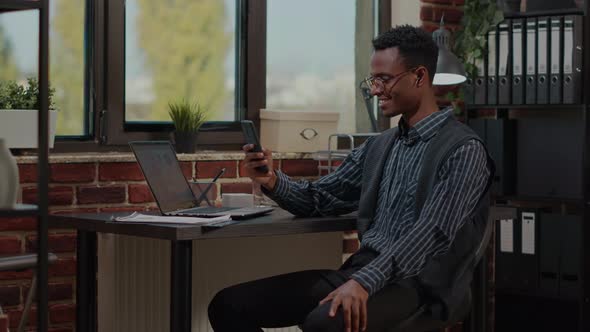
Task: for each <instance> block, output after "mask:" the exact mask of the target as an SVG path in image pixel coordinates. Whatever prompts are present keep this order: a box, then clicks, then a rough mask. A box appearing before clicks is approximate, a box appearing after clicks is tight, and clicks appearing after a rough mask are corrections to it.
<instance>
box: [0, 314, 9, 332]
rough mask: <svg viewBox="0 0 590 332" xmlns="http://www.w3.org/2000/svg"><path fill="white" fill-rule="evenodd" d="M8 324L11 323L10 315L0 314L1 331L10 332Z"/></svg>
mask: <svg viewBox="0 0 590 332" xmlns="http://www.w3.org/2000/svg"><path fill="white" fill-rule="evenodd" d="M8 325H10V320H9V319H8V315H6V314H0V332H8Z"/></svg>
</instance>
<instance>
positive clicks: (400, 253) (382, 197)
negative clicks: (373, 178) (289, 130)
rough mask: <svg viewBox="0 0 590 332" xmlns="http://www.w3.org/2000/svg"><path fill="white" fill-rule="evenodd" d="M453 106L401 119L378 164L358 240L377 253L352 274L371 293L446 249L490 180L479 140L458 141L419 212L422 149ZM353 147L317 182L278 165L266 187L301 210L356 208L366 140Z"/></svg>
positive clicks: (332, 211) (417, 270) (287, 206)
mask: <svg viewBox="0 0 590 332" xmlns="http://www.w3.org/2000/svg"><path fill="white" fill-rule="evenodd" d="M449 116H452V111H451V110H450V109H447V110H444V111H440V112H435V113H433V114H431V115H429V116H428V117H426V118H424V119H422V120H421V121H420V122H418V123H417V124H416V125H415V126H413V127H411V128H409V127H408V126H407V125H406V124H405V122H404V120H403V119H402V120H401V122H400V125H399V128H400V138H399V139H398V140H396V142H395V143H394V145H393V147H392V148H391V150H390V151H389V152H388V153H389V156H388V158H387V160H386V164H385V166H384V168H383V174H382V178H381V182H380V186H379V194H378V201H377V210H376V213H375V219H374V221H373V223H372V224H371V227H370V228H369V229H368V230H367V231H366V232H365V233H364V234H363V238H362V242H361V247H365V248H369V249H373V250H375V251H377V252H378V253H379V254H378V256H377V257H376V258H375V259H374V260H373V261H371V262H370V263H369V264H367V265H366V266H364V267H363V268H361V269H360V270H358V271H357V272H356V273H354V274H353V275H352V279H354V280H356V281H357V282H359V283H360V284H361V285H362V286H363V287H364V288H365V289H366V290H367V291H368V292H369V294H370V295H372V294H374V293H375V292H377V291H378V290H379V289H381V288H382V287H383V286H385V285H386V284H388V283H392V282H396V281H399V280H401V279H405V278H409V277H412V276H416V275H417V274H419V273H420V272H421V271H422V269H423V268H424V265H425V263H426V262H427V260H428V258H429V257H433V256H436V255H440V254H443V253H445V252H446V251H447V250H448V248H449V247H450V245H451V243H452V241H453V239H454V236H455V234H456V233H457V230H458V229H459V228H460V227H461V226H462V225H463V224H464V223H465V222H466V221H467V220H468V217H469V215H470V214H471V212H473V210H474V209H475V207H476V205H477V202H478V200H479V198H480V197H481V195H482V194H483V192H484V190H485V187H486V185H487V181H488V177H489V175H490V170H489V169H488V165H487V153H486V151H485V149H484V147H483V146H482V145H481V143H480V142H479V141H477V140H470V141H467V142H466V143H465V144H464V145H462V146H460V147H459V148H457V150H456V151H454V152H453V153H452V154H451V156H450V157H449V158H448V159H447V160H446V161H445V163H444V164H443V165H442V167H441V169H440V170H439V174H438V179H439V180H438V181H437V182H436V183H435V185H434V188H432V191H431V192H430V194H429V196H428V198H427V199H426V202H425V203H424V206H423V208H422V211H421V212H420V215H419V216H415V207H416V205H415V204H416V200H415V194H416V187H417V183H418V176H419V174H420V170H421V168H422V161H423V157H424V152H425V151H426V148H427V147H428V144H429V142H430V139H431V138H432V137H434V136H435V135H436V133H437V132H438V130H439V128H440V127H441V125H442V124H443V122H444V121H445V120H446V119H447V117H449ZM370 141H371V139H369V140H368V141H367V142H366V143H365V144H363V145H361V146H360V147H358V148H356V149H354V150H353V151H352V152H351V153H350V154H349V155H348V156H347V158H346V159H345V160H344V162H343V163H342V165H340V166H339V167H338V169H337V170H336V171H335V172H333V173H330V174H328V175H326V176H324V177H322V178H320V179H318V180H317V181H314V182H311V181H308V180H299V181H294V180H291V179H290V178H289V177H288V176H287V175H285V174H284V173H281V172H280V171H277V172H276V174H277V176H278V178H277V182H276V185H275V188H274V190H273V192H268V191H266V190H265V193H267V195H269V197H271V198H272V199H273V200H275V201H276V202H277V203H278V204H279V205H280V206H281V207H282V208H284V209H286V210H288V211H290V212H291V213H293V214H295V215H299V216H314V215H316V216H317V215H336V214H343V213H348V212H352V211H355V210H356V209H357V208H358V203H359V199H360V193H361V186H362V173H363V172H362V168H363V163H364V162H365V155H366V152H367V148H366V147H367V145H368V144H369V143H370Z"/></svg>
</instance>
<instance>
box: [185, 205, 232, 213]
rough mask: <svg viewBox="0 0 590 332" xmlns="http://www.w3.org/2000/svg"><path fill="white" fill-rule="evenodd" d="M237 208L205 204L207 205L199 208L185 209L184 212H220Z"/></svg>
mask: <svg viewBox="0 0 590 332" xmlns="http://www.w3.org/2000/svg"><path fill="white" fill-rule="evenodd" d="M235 209H236V208H229V207H214V206H205V207H198V208H193V209H188V210H184V211H182V214H192V213H198V214H207V213H220V212H225V211H230V210H235Z"/></svg>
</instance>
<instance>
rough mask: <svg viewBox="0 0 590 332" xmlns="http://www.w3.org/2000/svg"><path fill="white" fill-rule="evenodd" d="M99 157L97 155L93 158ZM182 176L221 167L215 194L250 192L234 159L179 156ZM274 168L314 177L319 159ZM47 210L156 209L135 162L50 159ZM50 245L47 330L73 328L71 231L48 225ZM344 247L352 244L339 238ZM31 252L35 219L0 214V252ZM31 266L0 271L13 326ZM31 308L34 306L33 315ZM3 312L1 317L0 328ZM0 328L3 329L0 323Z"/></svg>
mask: <svg viewBox="0 0 590 332" xmlns="http://www.w3.org/2000/svg"><path fill="white" fill-rule="evenodd" d="M98 158H100V157H98ZM181 165H182V169H183V172H184V174H185V175H186V177H187V178H189V179H190V178H195V179H199V180H204V179H211V178H212V177H213V176H214V175H215V174H216V172H217V170H218V169H219V168H221V167H225V168H226V172H225V173H224V175H223V176H222V177H221V178H220V179H219V183H218V184H217V186H216V188H214V191H215V199H216V200H217V201H218V202H219V201H220V193H223V192H226V193H227V192H246V193H251V192H252V185H251V182H250V180H249V179H248V178H244V177H242V176H241V174H242V172H241V163H240V161H238V160H220V161H181ZM275 167H277V168H281V169H282V170H283V171H285V172H286V173H287V174H289V175H291V176H294V177H296V178H299V177H317V175H318V174H319V171H318V164H317V162H316V161H314V160H310V159H307V160H306V159H302V160H297V159H283V160H275ZM50 169H51V178H50V192H49V200H50V204H51V207H50V213H53V214H55V213H71V212H110V211H136V210H154V209H157V207H156V205H155V203H154V200H153V197H152V195H151V193H150V191H149V188H148V186H147V185H146V183H145V180H144V178H143V175H142V173H141V170H140V168H139V166H138V165H137V163H135V162H130V161H129V162H99V161H84V162H68V163H66V162H63V163H60V162H57V163H55V162H52V163H51V165H50ZM19 171H20V182H21V194H22V202H23V203H36V200H37V189H36V184H35V182H36V177H37V169H36V165H35V164H34V163H20V164H19ZM49 233H50V234H49V250H50V251H51V252H54V253H56V254H57V256H58V257H59V259H58V261H57V263H55V264H54V265H52V266H50V268H49V276H50V278H49V319H50V327H51V329H50V331H52V332H68V331H73V330H74V322H75V302H74V300H75V286H76V282H75V274H76V258H75V250H76V234H75V232H74V231H72V230H69V229H50V232H49ZM343 246H344V248H345V250H348V251H351V250H354V249H355V248H356V247H355V245H354V244H351V243H350V241H349V240H344V242H343ZM33 252H36V220H35V219H33V218H3V219H0V255H14V254H20V253H33ZM32 273H33V272H32V271H30V270H28V271H15V272H12V271H11V272H0V304H1V305H2V307H3V309H4V310H5V312H6V313H7V314H8V317H9V325H10V327H11V328H12V329H15V328H16V327H17V326H18V322H19V319H20V315H21V311H22V308H23V305H24V299H25V297H26V295H27V292H28V290H29V288H30V280H31V277H32ZM34 313H35V310H33V315H34ZM34 324H36V318H35V317H34V316H31V318H30V319H29V327H30V328H31V330H34ZM1 326H2V317H0V327H1ZM0 332H2V330H1V328H0Z"/></svg>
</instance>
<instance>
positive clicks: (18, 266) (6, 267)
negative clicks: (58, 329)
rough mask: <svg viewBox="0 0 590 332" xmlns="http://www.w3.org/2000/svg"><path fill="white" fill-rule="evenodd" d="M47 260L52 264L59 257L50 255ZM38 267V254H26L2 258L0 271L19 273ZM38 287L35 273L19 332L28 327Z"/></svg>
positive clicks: (0, 310)
mask: <svg viewBox="0 0 590 332" xmlns="http://www.w3.org/2000/svg"><path fill="white" fill-rule="evenodd" d="M47 259H48V261H49V264H52V263H53V262H55V261H56V260H57V256H56V255H55V254H52V253H49V254H48V257H47ZM36 266H37V254H26V255H18V256H9V257H2V258H0V271H18V270H25V269H32V268H35V267H36ZM36 286H37V275H36V274H35V273H33V279H32V280H31V288H30V289H29V294H28V295H27V299H26V301H25V308H24V309H23V313H22V315H21V318H20V322H19V324H18V330H17V331H18V332H23V331H24V330H25V326H26V325H27V320H28V317H29V311H30V310H31V305H32V304H33V298H34V297H35V289H36ZM2 313H3V311H2V307H0V314H2Z"/></svg>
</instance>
